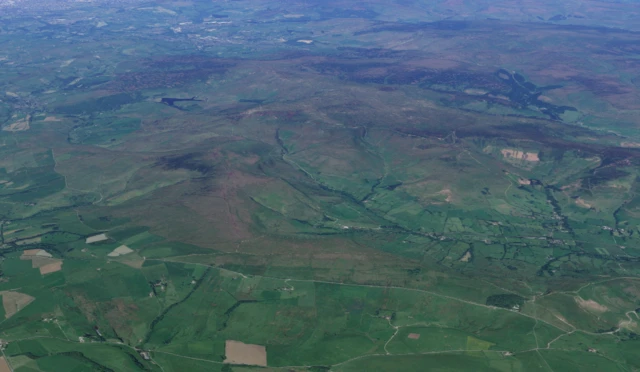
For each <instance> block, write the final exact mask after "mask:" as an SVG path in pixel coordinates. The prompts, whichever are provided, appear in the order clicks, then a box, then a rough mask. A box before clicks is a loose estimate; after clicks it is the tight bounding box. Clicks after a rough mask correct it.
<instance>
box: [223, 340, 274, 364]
mask: <svg viewBox="0 0 640 372" xmlns="http://www.w3.org/2000/svg"><path fill="white" fill-rule="evenodd" d="M225 355H226V358H225V360H224V362H225V363H230V364H247V365H253V366H266V365H267V351H266V349H265V347H264V346H261V345H251V344H245V343H242V342H239V341H233V340H227V342H226V343H225Z"/></svg>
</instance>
